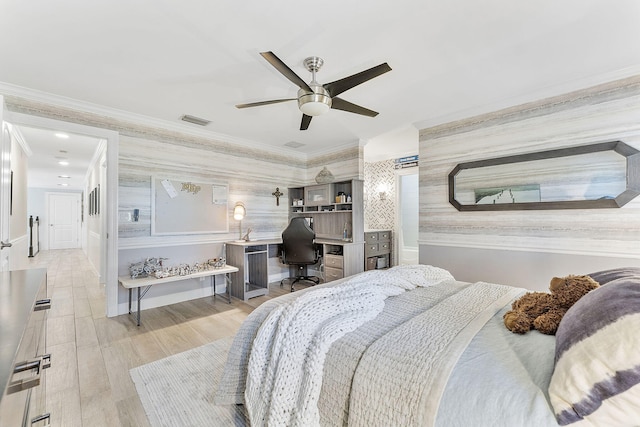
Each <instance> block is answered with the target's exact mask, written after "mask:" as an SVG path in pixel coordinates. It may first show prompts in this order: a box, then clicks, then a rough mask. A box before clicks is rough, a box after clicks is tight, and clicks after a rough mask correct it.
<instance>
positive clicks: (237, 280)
mask: <svg viewBox="0 0 640 427" xmlns="http://www.w3.org/2000/svg"><path fill="white" fill-rule="evenodd" d="M315 243H316V245H318V246H320V247H321V250H322V253H323V261H322V262H323V264H324V266H323V268H324V281H325V282H330V281H332V280H337V279H341V278H343V277H347V276H352V275H354V274H357V273H360V272H362V271H363V270H364V262H363V259H364V242H352V241H347V240H338V239H326V238H316V240H315ZM281 244H282V239H265V240H250V241H248V242H244V241H239V242H238V241H233V242H227V253H226V255H227V262H230V263H232V264H233V265H237V266H238V272H237V273H233V275H232V278H233V283H232V285H231V296H233V297H236V298H239V299H241V300H243V301H247V300H248V299H249V298H253V297H257V296H261V295H268V294H269V272H268V268H267V266H268V263H269V258H270V257H277V256H279V250H278V246H280V245H281Z"/></svg>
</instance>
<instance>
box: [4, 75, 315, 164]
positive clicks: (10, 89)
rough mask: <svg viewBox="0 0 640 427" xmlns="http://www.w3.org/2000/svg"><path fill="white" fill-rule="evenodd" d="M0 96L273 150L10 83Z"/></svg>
mask: <svg viewBox="0 0 640 427" xmlns="http://www.w3.org/2000/svg"><path fill="white" fill-rule="evenodd" d="M0 95H5V96H14V97H18V98H24V99H27V100H29V101H34V102H40V103H43V104H49V105H53V106H57V107H61V108H66V109H70V110H78V111H81V112H84V113H91V114H96V115H100V116H105V117H109V118H112V119H116V120H121V121H124V122H131V123H135V124H138V125H143V126H149V127H152V128H158V129H162V130H165V131H170V132H178V133H183V134H186V135H191V136H195V137H199V138H205V139H213V140H218V141H221V142H227V143H230V144H234V145H239V146H243V147H246V148H253V149H259V150H265V151H274V148H272V147H269V146H266V145H264V144H261V143H260V142H258V141H253V140H248V139H243V138H238V137H235V136H232V135H227V134H223V133H218V132H213V131H206V130H202V129H194V128H192V127H191V125H187V124H182V123H173V122H170V121H167V120H162V119H156V118H153V117H149V116H145V115H142V114H137V113H132V112H129V111H125V110H119V109H117V108H110V107H106V106H103V105H99V104H94V103H91V102H86V101H80V100H77V99H74V98H69V97H65V96H61V95H55V94H51V93H47V92H43V91H39V90H35V89H30V88H26V87H23V86H17V85H13V84H10V83H5V82H0ZM277 150H278V152H279V153H283V152H285V153H286V154H287V155H290V156H292V157H295V158H298V159H300V160H302V161H306V160H307V158H308V156H307V154H306V153H301V152H299V151H296V150H294V149H290V148H288V147H286V146H282V147H278V148H277Z"/></svg>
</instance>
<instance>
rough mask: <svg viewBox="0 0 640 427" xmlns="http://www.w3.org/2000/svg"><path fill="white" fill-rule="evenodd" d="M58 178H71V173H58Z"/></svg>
mask: <svg viewBox="0 0 640 427" xmlns="http://www.w3.org/2000/svg"><path fill="white" fill-rule="evenodd" d="M58 178H65V179H69V178H71V177H70V176H69V175H58Z"/></svg>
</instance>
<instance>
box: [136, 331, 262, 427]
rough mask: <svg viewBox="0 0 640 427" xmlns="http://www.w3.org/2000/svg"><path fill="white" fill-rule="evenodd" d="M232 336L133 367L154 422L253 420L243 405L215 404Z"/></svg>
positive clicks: (181, 423) (205, 423)
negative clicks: (248, 417)
mask: <svg viewBox="0 0 640 427" xmlns="http://www.w3.org/2000/svg"><path fill="white" fill-rule="evenodd" d="M232 340H233V338H232V337H229V338H223V339H220V340H216V341H214V342H212V343H210V344H206V345H204V346H202V347H197V348H194V349H192V350H189V351H185V352H183V353H179V354H175V355H173V356H169V357H167V358H164V359H161V360H157V361H155V362H152V363H149V364H146V365H142V366H139V367H137V368H133V369H131V370H130V372H129V373H130V375H131V378H132V379H133V382H134V383H135V385H136V389H137V390H138V395H139V396H140V400H141V401H142V406H143V407H144V410H145V412H146V414H147V418H148V419H149V423H150V424H151V425H152V426H167V427H180V426H189V427H191V426H194V427H195V426H225V427H226V426H234V427H240V426H246V425H248V424H249V423H248V422H247V421H246V416H245V413H244V410H243V408H242V406H235V405H229V406H218V405H214V404H213V398H214V395H215V392H216V390H217V388H218V380H219V379H220V376H221V375H222V371H223V368H224V363H225V361H226V359H227V353H228V351H229V347H230V346H231V342H232Z"/></svg>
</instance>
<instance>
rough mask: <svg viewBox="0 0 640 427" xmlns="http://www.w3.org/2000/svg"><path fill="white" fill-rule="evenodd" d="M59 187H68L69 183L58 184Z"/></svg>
mask: <svg viewBox="0 0 640 427" xmlns="http://www.w3.org/2000/svg"><path fill="white" fill-rule="evenodd" d="M58 185H59V186H60V187H68V186H69V184H58Z"/></svg>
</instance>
